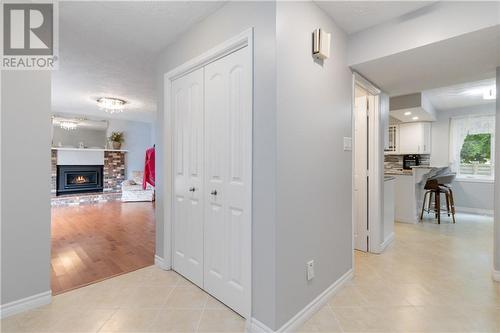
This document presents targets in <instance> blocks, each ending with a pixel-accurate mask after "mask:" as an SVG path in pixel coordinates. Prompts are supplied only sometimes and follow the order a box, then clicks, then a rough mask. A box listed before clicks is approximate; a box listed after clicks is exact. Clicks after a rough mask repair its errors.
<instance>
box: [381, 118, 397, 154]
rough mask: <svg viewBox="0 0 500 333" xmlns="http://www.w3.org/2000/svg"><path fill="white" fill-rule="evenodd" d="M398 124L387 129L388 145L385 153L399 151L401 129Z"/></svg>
mask: <svg viewBox="0 0 500 333" xmlns="http://www.w3.org/2000/svg"><path fill="white" fill-rule="evenodd" d="M398 127H399V126H398V125H389V129H388V130H387V138H388V139H387V146H386V147H385V149H384V153H385V154H386V155H388V154H397V153H398V151H399V129H398Z"/></svg>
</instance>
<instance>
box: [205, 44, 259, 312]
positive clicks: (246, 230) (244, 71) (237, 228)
mask: <svg viewBox="0 0 500 333" xmlns="http://www.w3.org/2000/svg"><path fill="white" fill-rule="evenodd" d="M205 156H206V158H205V163H206V164H205V165H206V168H205V170H206V176H205V177H206V181H205V182H206V191H205V198H206V199H205V201H206V208H205V211H206V213H205V239H204V242H205V275H204V281H205V289H206V290H207V291H208V292H209V293H210V294H212V295H214V296H215V297H216V298H218V299H219V300H221V301H222V302H223V303H225V304H226V305H228V306H229V307H230V308H231V309H233V310H234V311H236V312H238V313H239V314H241V315H242V316H243V317H246V318H248V316H249V315H250V269H251V256H250V240H251V233H252V228H251V194H252V192H251V190H252V180H251V175H252V173H251V171H252V164H251V163H252V162H251V161H252V58H251V53H250V48H249V47H244V48H242V49H240V50H238V51H236V52H233V53H231V54H229V55H227V56H225V57H223V58H221V59H218V60H217V61H214V62H212V63H210V64H209V65H207V66H206V67H205Z"/></svg>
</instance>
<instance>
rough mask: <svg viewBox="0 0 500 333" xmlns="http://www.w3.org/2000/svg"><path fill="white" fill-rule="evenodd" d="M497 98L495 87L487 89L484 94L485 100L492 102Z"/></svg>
mask: <svg viewBox="0 0 500 333" xmlns="http://www.w3.org/2000/svg"><path fill="white" fill-rule="evenodd" d="M496 98H497V92H496V89H495V87H491V88H488V89H485V90H484V92H483V99H485V100H492V99H496Z"/></svg>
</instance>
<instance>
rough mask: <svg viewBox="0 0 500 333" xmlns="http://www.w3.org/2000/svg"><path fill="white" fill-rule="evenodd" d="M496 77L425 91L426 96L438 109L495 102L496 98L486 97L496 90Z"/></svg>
mask: <svg viewBox="0 0 500 333" xmlns="http://www.w3.org/2000/svg"><path fill="white" fill-rule="evenodd" d="M495 87H496V86H495V78H490V79H486V80H481V81H476V82H469V83H461V84H457V85H453V86H448V87H443V88H437V89H432V90H427V91H424V92H423V94H424V96H425V97H426V98H427V99H428V100H429V102H431V104H432V105H433V106H434V108H435V109H436V110H437V111H443V110H449V109H457V108H463V107H469V106H477V105H487V104H494V103H495V99H485V98H484V97H485V96H484V95H485V94H486V95H490V94H491V93H492V92H494V90H495Z"/></svg>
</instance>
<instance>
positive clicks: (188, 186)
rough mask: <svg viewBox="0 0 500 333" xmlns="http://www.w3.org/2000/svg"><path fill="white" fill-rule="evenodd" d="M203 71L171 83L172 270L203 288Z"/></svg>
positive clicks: (192, 73) (199, 70)
mask: <svg viewBox="0 0 500 333" xmlns="http://www.w3.org/2000/svg"><path fill="white" fill-rule="evenodd" d="M203 85H204V82H203V68H201V69H198V70H196V71H194V72H191V73H189V74H187V75H185V76H183V77H181V78H179V79H177V80H175V81H173V82H172V95H171V96H172V110H173V114H174V124H175V126H174V129H175V130H174V133H173V136H174V138H173V140H174V154H173V155H174V173H175V174H174V219H173V229H174V230H173V235H174V238H173V249H174V250H173V268H174V270H175V271H177V272H179V273H180V274H182V275H184V276H185V277H186V278H188V279H189V280H191V281H192V282H193V283H195V284H197V285H198V286H200V287H203V214H204V207H203V200H202V199H203V197H202V196H203V193H204V192H203V191H204V188H203V185H204V183H203V179H204V178H203V168H204V160H203V137H204V133H203V131H204V119H203V116H204V115H203Z"/></svg>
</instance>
